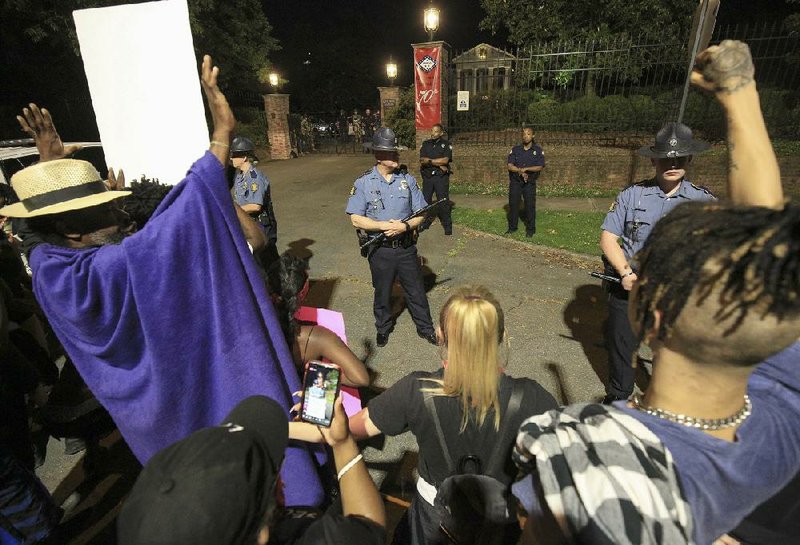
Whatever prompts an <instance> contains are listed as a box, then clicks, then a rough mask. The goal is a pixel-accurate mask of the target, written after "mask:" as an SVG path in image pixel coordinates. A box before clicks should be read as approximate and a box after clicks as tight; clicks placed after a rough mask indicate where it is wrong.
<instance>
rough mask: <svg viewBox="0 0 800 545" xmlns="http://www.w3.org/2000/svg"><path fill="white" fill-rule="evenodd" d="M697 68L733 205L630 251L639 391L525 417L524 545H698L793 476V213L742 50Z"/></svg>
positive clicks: (796, 284) (678, 212) (677, 213)
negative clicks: (649, 373)
mask: <svg viewBox="0 0 800 545" xmlns="http://www.w3.org/2000/svg"><path fill="white" fill-rule="evenodd" d="M696 62H697V66H696V68H695V71H694V72H693V74H692V82H693V83H694V84H695V85H697V86H699V87H701V88H702V89H704V90H708V91H710V92H713V93H714V95H715V96H716V98H717V99H718V101H719V103H720V104H721V105H722V107H723V109H724V110H725V113H726V116H727V120H728V149H729V153H730V167H729V175H728V185H729V195H730V198H731V202H728V203H724V204H723V203H688V204H684V205H682V206H679V207H677V208H676V209H675V210H674V211H673V212H671V213H670V214H669V215H668V216H666V217H665V218H663V219H661V220H660V221H659V223H658V225H656V226H655V228H654V229H653V232H652V234H651V236H650V237H649V238H648V240H647V242H645V244H644V247H643V248H642V250H641V252H639V254H638V256H637V262H638V269H637V270H638V271H639V273H638V279H637V281H636V282H635V283H634V286H633V288H632V290H631V301H630V317H631V323H632V324H633V326H634V331H635V332H636V334H637V337H638V338H639V339H641V340H643V341H645V342H647V343H648V344H649V345H650V346H651V348H652V349H653V355H654V365H653V371H654V372H653V377H652V381H651V384H650V387H649V388H648V390H647V392H646V393H645V394H644V395H643V396H635V397H634V398H633V399H632V400H631V401H630V402H626V401H617V402H615V403H613V405H612V406H604V405H600V404H581V405H573V406H570V407H565V408H562V409H559V410H557V411H551V412H549V413H547V414H545V415H542V416H538V417H533V418H530V419H528V420H527V421H526V422H524V423H523V425H522V427H521V428H520V433H519V435H518V437H517V445H516V448H515V451H514V458H515V461H516V463H517V465H518V466H519V467H520V468H521V469H522V470H523V472H524V473H527V475H526V476H525V477H524V478H523V479H522V480H520V481H518V482H517V483H516V484H515V485H514V488H513V490H514V492H515V495H516V496H517V497H518V498H520V500H521V501H522V503H523V504H524V506H525V508H526V510H527V512H528V519H527V522H526V524H525V530H524V531H523V539H522V543H577V542H580V543H615V544H619V545H626V544H630V545H632V544H639V545H641V544H656V543H659V544H675V543H686V544H695V543H697V544H702V545H706V544H709V543H712V542H713V541H714V540H715V539H717V538H719V537H720V536H722V535H723V534H725V533H726V532H728V531H730V530H732V529H733V528H734V527H735V526H736V525H737V524H738V523H739V522H740V521H741V520H742V519H743V518H744V517H745V516H747V515H748V513H750V512H751V511H752V510H753V508H755V507H756V506H758V505H760V504H761V503H763V502H764V501H766V500H767V499H769V498H770V497H772V496H773V495H774V494H776V493H777V492H778V491H780V490H781V489H782V488H783V486H784V485H785V484H786V483H787V482H788V481H789V480H790V479H791V478H792V477H794V476H795V475H796V474H797V473H798V470H800V426H798V425H797V422H798V421H800V369H798V363H800V343H798V342H797V339H798V337H799V336H800V207H798V206H797V205H795V204H784V200H783V192H782V189H781V182H780V171H779V169H778V163H777V160H776V157H775V153H774V151H773V150H772V147H771V144H770V141H769V136H768V134H767V130H766V126H765V124H764V119H763V117H762V114H761V109H760V105H759V97H758V92H757V90H756V85H755V82H754V79H753V74H754V68H753V64H752V59H751V56H750V51H749V48H748V47H747V45H746V44H744V43H742V42H736V41H730V40H726V41H723V42H722V43H721V44H720V45H719V46H714V47H711V48H709V49H707V50H706V51H704V52H702V53H701V54H700V55H699V56H698V58H697V61H696Z"/></svg>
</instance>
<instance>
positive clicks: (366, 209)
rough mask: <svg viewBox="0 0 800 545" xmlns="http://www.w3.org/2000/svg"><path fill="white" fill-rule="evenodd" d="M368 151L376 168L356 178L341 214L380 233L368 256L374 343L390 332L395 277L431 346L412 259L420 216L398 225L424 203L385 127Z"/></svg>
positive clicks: (429, 325)
mask: <svg viewBox="0 0 800 545" xmlns="http://www.w3.org/2000/svg"><path fill="white" fill-rule="evenodd" d="M368 147H369V148H370V149H371V150H372V152H373V154H374V155H375V160H376V164H375V166H374V167H372V168H371V169H369V170H367V171H366V172H364V173H363V174H362V175H361V176H360V177H359V178H358V179H356V181H355V183H354V184H353V188H352V189H351V190H350V199H349V200H348V202H347V210H346V212H347V213H348V214H349V215H350V221H351V222H352V223H353V226H354V227H355V228H356V229H363V230H364V231H366V232H367V233H368V235H370V236H375V235H379V234H380V233H385V234H386V239H385V240H384V241H383V242H381V243H380V244H376V246H378V247H377V248H375V249H374V250H373V251H372V252H371V253H370V254H369V255H368V259H369V268H370V271H371V272H372V287H373V288H374V289H375V299H374V303H373V311H374V313H375V328H376V330H377V337H376V342H377V344H378V346H385V345H386V343H387V342H388V340H389V335H390V334H391V332H392V329H393V328H394V323H393V321H392V311H391V310H392V309H391V304H390V298H391V293H392V285H393V284H394V279H395V278H398V279H399V280H400V284H401V285H402V286H403V291H404V292H405V295H406V306H407V307H408V311H409V312H410V313H411V317H412V318H413V320H414V323H415V324H416V326H417V334H418V335H419V336H420V337H422V338H423V339H425V340H427V341H428V342H430V343H431V344H437V341H436V333H435V331H434V329H433V320H431V311H430V307H429V306H428V297H427V295H426V294H425V286H424V284H423V280H422V269H421V267H420V263H419V259H418V257H417V247H416V236H415V235H416V233H415V230H416V229H417V228H418V227H419V225H420V224H421V223H422V221H423V218H422V217H417V218H413V219H411V220H409V221H407V222H404V221H402V219H403V218H405V217H407V216H409V215H410V214H412V213H413V212H416V211H418V210H420V209H421V208H423V207H425V206H426V205H427V203H426V202H425V198H424V197H423V195H422V191H420V188H419V186H418V185H417V181H416V180H415V179H414V177H413V176H411V175H410V174H407V173H400V172H398V170H397V169H398V167H399V161H400V154H399V151H400V150H401V149H405V148H401V147H400V146H398V145H397V137H396V136H395V134H394V131H392V130H391V129H389V128H387V127H382V128H380V129H378V130H377V131H376V132H375V134H373V135H372V143H371V144H368Z"/></svg>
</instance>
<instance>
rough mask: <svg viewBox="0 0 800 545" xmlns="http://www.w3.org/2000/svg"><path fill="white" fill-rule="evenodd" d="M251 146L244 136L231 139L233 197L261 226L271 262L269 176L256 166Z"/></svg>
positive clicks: (274, 255)
mask: <svg viewBox="0 0 800 545" xmlns="http://www.w3.org/2000/svg"><path fill="white" fill-rule="evenodd" d="M254 149H255V146H254V145H253V141H252V140H250V139H249V138H247V137H244V136H237V137H236V138H234V139H233V141H232V142H231V164H232V165H233V166H234V167H235V168H236V175H235V177H234V179H233V199H234V201H236V204H238V205H239V206H241V207H242V210H244V211H245V212H247V213H248V214H249V215H250V217H252V218H253V219H255V220H256V221H257V222H258V223H259V224H261V226H262V227H263V228H264V232H265V234H266V236H267V247H266V250H265V252H266V255H267V259H268V261H269V262H270V263H271V262H274V261H277V259H278V249H277V243H278V222H277V221H276V220H275V212H274V210H273V208H272V192H271V191H270V186H269V179H268V178H267V177H266V176H265V175H264V174H263V173H262V172H261V171H259V170H257V169H256V165H257V164H258V157H256V155H255V152H254Z"/></svg>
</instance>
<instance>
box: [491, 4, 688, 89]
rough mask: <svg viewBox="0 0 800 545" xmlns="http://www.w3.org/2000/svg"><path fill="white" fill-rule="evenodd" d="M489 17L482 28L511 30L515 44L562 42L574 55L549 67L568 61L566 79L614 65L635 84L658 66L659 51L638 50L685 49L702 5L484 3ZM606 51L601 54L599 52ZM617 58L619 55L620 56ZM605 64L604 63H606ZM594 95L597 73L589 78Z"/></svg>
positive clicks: (625, 78) (511, 37)
mask: <svg viewBox="0 0 800 545" xmlns="http://www.w3.org/2000/svg"><path fill="white" fill-rule="evenodd" d="M481 6H482V7H483V9H484V11H485V12H486V16H485V18H484V19H483V21H481V28H483V29H487V30H491V31H493V32H497V31H498V30H500V29H501V28H502V29H505V30H507V31H508V36H509V41H511V42H512V43H514V44H516V45H518V46H520V47H528V46H533V45H535V44H552V43H557V42H559V43H562V44H564V47H566V48H567V49H568V50H570V48H571V50H572V51H576V50H577V51H580V52H581V53H580V54H572V55H569V56H565V57H563V59H564V61H561V60H560V59H558V58H553V59H547V60H546V61H543V62H548V63H550V66H551V67H552V64H553V63H559V62H566V64H564V65H563V66H561V68H562V69H563V70H565V72H564V73H565V74H569V73H570V71H571V70H574V69H576V68H583V69H591V68H594V67H595V66H596V65H597V64H598V63H600V62H602V63H604V65H606V66H607V65H608V64H609V62H611V65H612V66H613V67H614V73H615V75H616V76H617V77H618V78H621V79H623V80H635V79H636V78H638V77H640V76H641V74H642V70H643V67H644V66H646V65H647V64H648V63H652V62H653V60H654V59H653V58H651V57H652V56H653V55H654V54H656V53H655V51H656V50H655V49H652V48H648V47H634V46H636V45H640V44H644V43H654V44H656V43H658V44H663V43H671V44H674V48H675V50H676V51H680V50H681V49H682V48H684V49H685V43H686V39H687V38H688V35H689V30H690V25H691V20H692V14H693V12H694V9H695V7H696V6H697V0H659V1H657V2H654V1H653V0H606V1H605V2H602V4H600V3H598V2H596V1H594V0H481ZM601 50H602V51H603V54H602V55H598V54H597V52H598V51H601ZM615 52H616V53H617V54H614V53H615ZM600 59H602V60H600ZM586 76H587V77H586V80H585V85H586V90H587V93H588V94H591V91H592V87H591V86H592V82H593V80H592V77H591V76H592V73H591V72H588V73H587V74H586Z"/></svg>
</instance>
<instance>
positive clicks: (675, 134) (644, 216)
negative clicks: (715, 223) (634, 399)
mask: <svg viewBox="0 0 800 545" xmlns="http://www.w3.org/2000/svg"><path fill="white" fill-rule="evenodd" d="M709 147H710V146H709V145H708V144H707V143H705V142H702V141H699V140H695V139H694V138H693V137H692V131H691V129H690V128H689V127H687V126H686V125H684V124H682V123H667V124H666V125H664V127H663V128H662V129H661V130H660V131H658V134H656V138H655V145H653V146H643V147H642V148H641V149H640V150H639V154H640V155H643V156H645V157H649V158H650V160H651V161H652V163H653V166H654V167H655V170H656V172H655V176H654V177H653V178H651V179H649V180H644V181H642V182H639V183H637V184H634V185H632V186H630V187H628V188H627V189H625V190H623V191H622V192H621V193H620V194H619V195H617V198H616V200H615V201H614V203H613V204H612V205H611V208H610V209H609V211H608V213H607V214H606V219H605V221H604V222H603V227H602V233H601V234H600V248H601V250H602V251H603V256H604V258H605V261H606V263H607V267H610V268H611V269H613V270H608V271H607V272H608V273H609V274H616V275H618V276H619V277H620V283H619V284H613V283H610V284H609V288H610V290H609V298H608V314H609V316H608V323H607V331H606V343H607V346H608V362H609V381H608V382H609V383H608V388H607V394H606V397H605V399H604V400H603V402H604V403H611V402H613V401H617V400H625V399H628V397H630V395H631V394H632V393H633V385H634V378H635V370H634V368H633V365H632V364H633V358H634V357H635V355H636V352H637V351H638V347H639V342H638V339H637V338H636V337H635V335H634V333H633V331H632V330H631V324H630V322H629V320H628V294H629V292H630V290H631V288H632V287H633V285H634V282H635V281H636V279H637V276H636V269H635V267H634V266H633V265H632V264H631V260H632V258H633V256H635V255H636V253H637V252H638V251H639V250H640V249H641V248H642V246H644V243H645V241H646V240H647V237H648V235H649V234H650V231H651V230H652V229H653V226H654V225H655V224H656V223H657V222H658V220H660V219H661V218H662V217H664V216H665V215H666V214H667V213H669V212H670V211H671V210H673V209H674V208H675V207H676V206H678V205H680V204H681V203H684V202H688V201H711V200H715V197H714V195H712V194H711V192H710V191H709V190H708V189H705V188H704V187H699V186H696V185H694V184H693V183H690V182H689V181H688V180H686V179H685V176H686V168H687V167H688V165H689V163H690V162H691V160H692V156H693V155H694V154H695V153H700V152H703V151H705V150H707V149H708V148H709ZM620 241H621V242H622V245H621V246H620V244H619V242H620Z"/></svg>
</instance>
